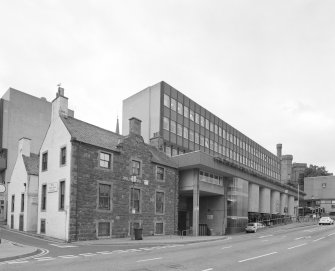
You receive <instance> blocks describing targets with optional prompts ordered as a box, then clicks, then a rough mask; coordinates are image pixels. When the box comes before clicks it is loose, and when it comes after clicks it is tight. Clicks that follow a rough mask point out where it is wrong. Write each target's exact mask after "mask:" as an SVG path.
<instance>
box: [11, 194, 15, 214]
mask: <svg viewBox="0 0 335 271" xmlns="http://www.w3.org/2000/svg"><path fill="white" fill-rule="evenodd" d="M14 210H15V195H12V205H11V211H12V212H14Z"/></svg>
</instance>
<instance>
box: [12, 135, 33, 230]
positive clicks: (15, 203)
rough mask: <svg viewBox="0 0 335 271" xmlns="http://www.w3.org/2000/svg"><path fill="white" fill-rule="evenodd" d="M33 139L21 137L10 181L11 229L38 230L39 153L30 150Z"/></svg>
mask: <svg viewBox="0 0 335 271" xmlns="http://www.w3.org/2000/svg"><path fill="white" fill-rule="evenodd" d="M30 146H31V140H30V139H28V138H21V139H20V141H19V147H18V156H17V159H16V163H15V165H14V168H13V172H12V176H11V180H10V182H8V203H9V208H8V218H9V219H8V220H7V224H8V226H9V227H10V228H11V229H16V230H20V231H31V232H36V230H37V203H38V162H39V159H38V155H37V154H34V153H31V152H30Z"/></svg>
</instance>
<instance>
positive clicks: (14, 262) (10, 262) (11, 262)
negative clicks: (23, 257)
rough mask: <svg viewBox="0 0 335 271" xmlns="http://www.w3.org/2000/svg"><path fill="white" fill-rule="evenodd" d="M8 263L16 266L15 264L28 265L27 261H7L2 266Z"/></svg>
mask: <svg viewBox="0 0 335 271" xmlns="http://www.w3.org/2000/svg"><path fill="white" fill-rule="evenodd" d="M5 263H8V264H17V263H29V262H28V261H8V262H4V263H3V264H5Z"/></svg>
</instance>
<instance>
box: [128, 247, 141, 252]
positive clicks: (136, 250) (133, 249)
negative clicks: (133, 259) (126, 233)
mask: <svg viewBox="0 0 335 271" xmlns="http://www.w3.org/2000/svg"><path fill="white" fill-rule="evenodd" d="M126 251H127V252H138V251H141V250H140V249H136V248H132V249H127V250H126Z"/></svg>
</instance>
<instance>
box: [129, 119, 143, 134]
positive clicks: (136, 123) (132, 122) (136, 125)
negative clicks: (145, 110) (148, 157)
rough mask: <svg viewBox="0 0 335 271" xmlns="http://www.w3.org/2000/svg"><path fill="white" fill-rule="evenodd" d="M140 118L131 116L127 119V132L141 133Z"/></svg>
mask: <svg viewBox="0 0 335 271" xmlns="http://www.w3.org/2000/svg"><path fill="white" fill-rule="evenodd" d="M141 122H142V121H141V120H139V119H137V118H135V117H132V118H130V119H129V134H135V135H139V136H140V135H141Z"/></svg>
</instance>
